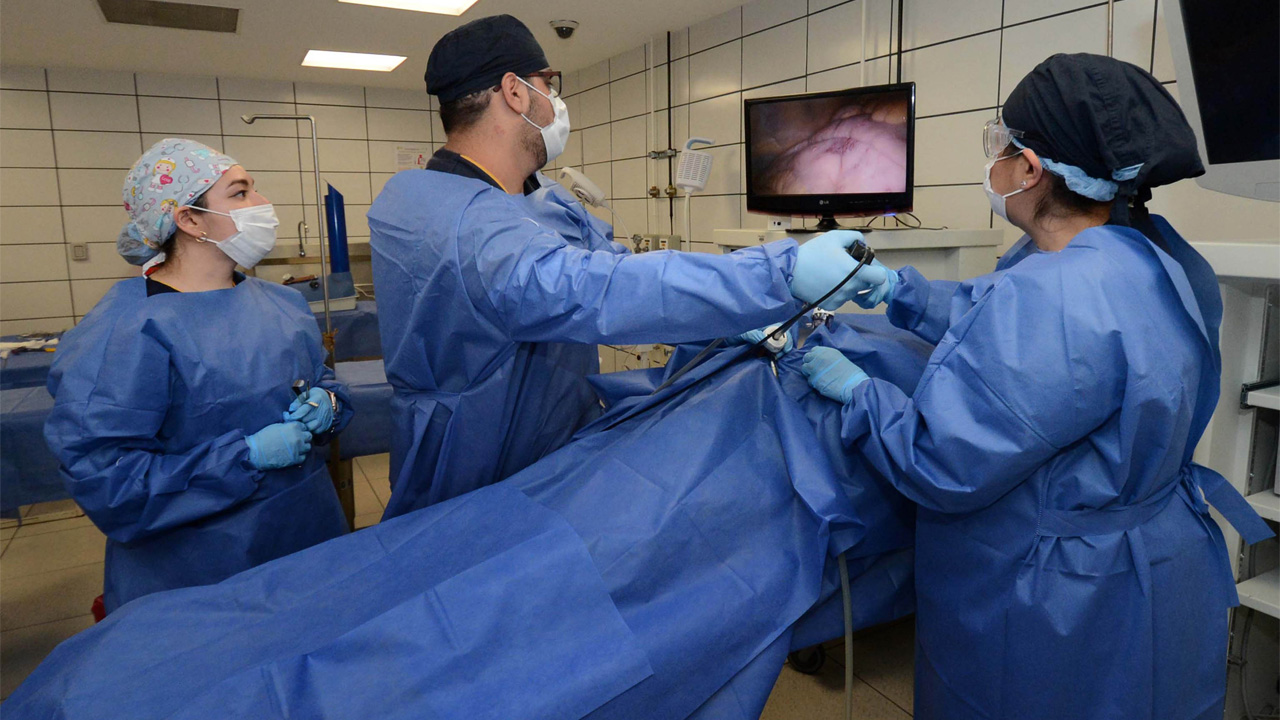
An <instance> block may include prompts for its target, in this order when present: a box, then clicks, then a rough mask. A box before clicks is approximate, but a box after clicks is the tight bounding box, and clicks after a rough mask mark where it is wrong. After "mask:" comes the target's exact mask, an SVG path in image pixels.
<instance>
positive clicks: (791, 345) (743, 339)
mask: <svg viewBox="0 0 1280 720" xmlns="http://www.w3.org/2000/svg"><path fill="white" fill-rule="evenodd" d="M776 327H777V325H770V326H769V327H767V328H760V329H759V330H748V331H746V332H744V333H742V334H741V335H734V336H733V337H731V338H729V340H728V341H727V343H728V344H729V345H755V344H757V343H759V342H761V341H762V340H764V338H765V336H766V335H768V334H769V333H771V332H773V330H774V328H776ZM779 339H780V340H782V341H783V344H782V349H781V350H778V351H776V352H774V353H773V355H774V357H782V356H783V355H786V354H787V353H789V352H791V351H792V350H794V349H795V347H796V343H795V340H793V339H792V337H791V333H790V332H785V333H783V334H782V337H781V338H779ZM760 347H762V348H764V349H766V350H768V349H770V348H769V346H768V345H761V346H760Z"/></svg>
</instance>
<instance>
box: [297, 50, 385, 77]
mask: <svg viewBox="0 0 1280 720" xmlns="http://www.w3.org/2000/svg"><path fill="white" fill-rule="evenodd" d="M404 61H405V58H404V57H402V56H400V55H374V54H371V53H352V52H336V51H334V50H308V51H307V56H306V57H304V58H302V65H303V67H322V68H338V69H339V70H373V71H374V72H391V71H392V70H395V69H396V68H397V67H399V66H400V63H402V62H404Z"/></svg>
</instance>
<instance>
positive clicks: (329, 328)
mask: <svg viewBox="0 0 1280 720" xmlns="http://www.w3.org/2000/svg"><path fill="white" fill-rule="evenodd" d="M240 119H241V120H243V121H244V122H245V124H247V125H252V124H253V123H254V121H256V120H306V121H307V122H309V123H311V154H312V158H313V160H312V167H311V169H312V173H313V174H314V175H315V177H316V220H317V222H316V231H317V232H318V233H319V236H320V289H321V292H322V293H323V294H324V349H325V353H326V357H325V364H326V365H328V366H329V367H331V368H332V367H333V363H334V358H335V357H336V356H335V354H334V350H333V346H334V333H333V318H332V317H330V316H329V254H328V253H329V250H328V248H327V247H326V245H325V237H324V229H325V228H324V211H323V210H321V208H322V207H324V200H322V199H321V198H323V197H324V193H323V192H322V191H321V181H320V143H319V141H317V140H316V119H315V118H314V117H312V116H310V115H282V114H275V113H261V114H253V115H241V116H240Z"/></svg>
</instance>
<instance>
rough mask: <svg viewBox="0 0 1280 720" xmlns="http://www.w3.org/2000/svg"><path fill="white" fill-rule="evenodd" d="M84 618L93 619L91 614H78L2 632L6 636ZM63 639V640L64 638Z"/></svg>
mask: <svg viewBox="0 0 1280 720" xmlns="http://www.w3.org/2000/svg"><path fill="white" fill-rule="evenodd" d="M84 617H87V618H91V619H92V618H93V613H81V614H79V615H72V616H71V617H68V618H62V619H60V620H47V621H45V622H39V623H36V624H34V625H27V626H25V627H20V628H13V629H11V630H5V631H4V634H8V633H11V632H18V631H19V630H30V629H31V628H37V627H43V626H45V625H52V624H54V623H60V622H66V621H68V620H76V619H78V618H84ZM90 627H93V625H90ZM77 632H80V631H77ZM64 639H65V638H64Z"/></svg>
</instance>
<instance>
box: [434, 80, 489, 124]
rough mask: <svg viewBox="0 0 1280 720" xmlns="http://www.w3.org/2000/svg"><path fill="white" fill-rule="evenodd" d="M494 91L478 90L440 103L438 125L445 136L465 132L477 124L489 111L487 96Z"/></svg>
mask: <svg viewBox="0 0 1280 720" xmlns="http://www.w3.org/2000/svg"><path fill="white" fill-rule="evenodd" d="M495 89H496V88H489V89H487V90H480V91H477V92H473V93H471V94H470V95H463V96H462V97H460V98H458V99H457V100H450V101H449V102H444V103H440V124H441V125H443V126H444V132H445V134H446V135H447V134H449V133H451V132H454V131H455V130H466V129H467V128H469V127H471V126H473V125H475V124H476V123H477V122H479V121H480V118H481V117H483V116H484V113H485V111H486V110H488V109H489V99H490V98H489V96H490V94H491V93H492V92H493V91H494V90H495Z"/></svg>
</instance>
